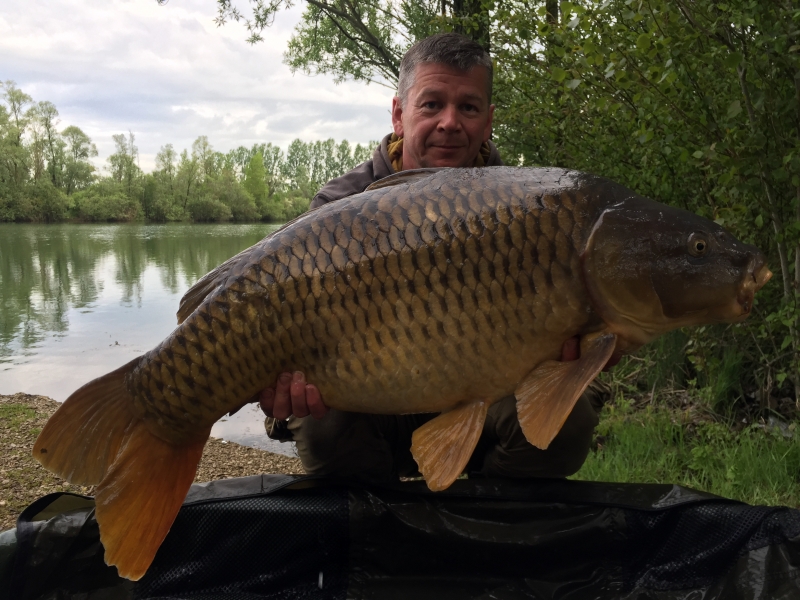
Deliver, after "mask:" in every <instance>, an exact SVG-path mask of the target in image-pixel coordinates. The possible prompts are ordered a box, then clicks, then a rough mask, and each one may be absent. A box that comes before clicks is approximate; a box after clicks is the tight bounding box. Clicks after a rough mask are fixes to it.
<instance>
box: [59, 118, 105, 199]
mask: <svg viewBox="0 0 800 600" xmlns="http://www.w3.org/2000/svg"><path fill="white" fill-rule="evenodd" d="M61 136H62V138H63V140H64V142H65V144H66V152H65V163H64V173H63V188H64V191H65V192H66V193H67V194H71V193H72V192H74V191H75V190H80V189H83V188H85V187H87V186H88V185H90V184H91V183H92V181H93V180H94V165H92V163H91V162H89V159H90V158H93V157H95V156H97V147H96V146H95V145H94V144H93V143H92V140H91V138H90V137H89V136H88V135H86V134H85V133H84V132H83V130H81V129H80V128H79V127H76V126H75V125H70V126H69V127H67V128H66V129H64V131H62V132H61Z"/></svg>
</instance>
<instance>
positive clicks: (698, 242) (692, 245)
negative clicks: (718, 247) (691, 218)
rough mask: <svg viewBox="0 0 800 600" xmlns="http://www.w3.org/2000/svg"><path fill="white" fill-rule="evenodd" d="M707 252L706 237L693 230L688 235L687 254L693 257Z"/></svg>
mask: <svg viewBox="0 0 800 600" xmlns="http://www.w3.org/2000/svg"><path fill="white" fill-rule="evenodd" d="M707 252H708V238H706V236H705V235H704V234H702V233H698V232H695V233H693V234H691V235H690V236H689V254H691V255H692V256H695V257H698V258H699V257H701V256H704V255H705V254H706V253H707Z"/></svg>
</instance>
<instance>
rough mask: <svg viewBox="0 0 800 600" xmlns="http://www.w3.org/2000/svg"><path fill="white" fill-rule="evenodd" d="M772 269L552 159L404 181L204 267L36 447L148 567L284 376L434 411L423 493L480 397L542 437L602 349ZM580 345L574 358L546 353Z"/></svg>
mask: <svg viewBox="0 0 800 600" xmlns="http://www.w3.org/2000/svg"><path fill="white" fill-rule="evenodd" d="M770 277H771V273H770V271H769V269H768V268H767V267H766V263H765V259H764V256H763V255H762V254H761V253H760V252H759V251H758V250H757V249H756V248H754V247H752V246H748V245H746V244H743V243H741V242H739V241H737V240H736V239H735V238H734V237H733V236H731V235H730V234H729V233H727V232H726V231H725V230H724V229H722V228H721V227H719V226H718V225H716V224H714V223H712V222H711V221H708V220H706V219H703V218H701V217H698V216H696V215H693V214H691V213H689V212H686V211H683V210H679V209H676V208H673V207H669V206H666V205H663V204H659V203H657V202H654V201H652V200H648V199H646V198H643V197H641V196H638V195H636V194H635V193H633V192H632V191H630V190H629V189H627V188H625V187H623V186H621V185H618V184H616V183H614V182H611V181H609V180H606V179H603V178H600V177H596V176H593V175H588V174H584V173H579V172H575V171H567V170H563V169H555V168H542V169H526V168H509V167H496V168H482V169H434V170H425V169H423V170H419V171H406V172H403V173H399V174H397V175H393V176H391V177H389V178H387V179H385V180H381V181H379V182H377V183H376V184H373V186H371V188H370V189H368V190H367V191H366V192H364V193H362V194H358V195H356V196H352V197H349V198H346V199H343V200H340V201H337V202H335V203H330V204H326V205H325V206H323V207H321V208H319V209H317V210H314V211H312V212H309V213H306V214H305V215H303V216H301V217H299V218H298V219H296V220H294V221H293V222H291V223H289V224H287V225H286V226H284V227H283V228H281V229H280V230H278V231H276V232H274V233H273V234H271V235H269V236H268V237H266V238H265V239H263V240H262V241H260V242H259V243H257V244H256V245H254V246H252V247H251V248H249V249H247V250H245V251H244V252H242V253H240V254H238V255H237V256H235V257H233V258H232V259H230V260H228V261H227V262H225V263H224V264H222V265H221V266H220V267H218V268H217V269H215V270H214V271H212V272H211V273H209V274H208V275H206V276H205V277H204V278H203V279H201V280H200V281H199V282H198V283H197V284H196V285H195V286H194V287H193V288H192V289H190V290H189V291H188V292H187V293H186V295H185V296H184V298H183V300H182V301H181V306H180V309H179V311H178V320H179V326H178V327H177V328H176V329H175V330H174V331H173V332H172V333H171V334H170V335H169V336H168V337H167V338H166V339H165V340H164V341H163V342H161V344H159V345H158V346H157V347H156V348H154V349H153V350H151V351H150V352H148V353H146V354H145V355H143V356H141V357H139V358H136V359H135V360H133V361H131V362H130V363H128V364H126V365H124V366H123V367H121V368H119V369H117V370H116V371H113V372H112V373H109V374H107V375H105V376H103V377H100V378H98V379H95V380H94V381H92V382H90V383H88V384H86V385H85V386H83V387H82V388H80V389H79V390H77V391H76V392H75V393H74V394H72V395H71V396H70V397H69V398H68V399H67V400H66V402H64V404H63V405H62V406H61V407H60V408H59V409H58V410H57V411H56V413H55V414H54V415H53V416H52V417H51V419H50V420H49V421H48V423H47V425H46V426H45V428H44V429H43V431H42V433H41V434H40V436H39V438H38V440H37V441H36V444H35V446H34V449H33V454H34V456H35V458H36V459H37V460H39V461H40V462H41V463H42V464H43V465H44V466H45V467H47V468H48V469H50V470H51V471H53V472H55V473H56V474H58V475H59V476H61V477H63V478H65V479H67V480H68V481H71V482H73V483H78V484H83V485H97V488H96V497H95V500H96V506H97V509H96V517H97V521H98V523H99V526H100V534H101V541H102V543H103V545H104V547H105V552H106V553H105V559H106V562H107V563H108V564H113V565H116V566H117V568H118V571H119V573H120V575H122V576H123V577H127V578H130V579H138V578H140V577H141V576H142V575H143V574H144V572H145V571H146V570H147V568H148V566H149V565H150V563H151V561H152V559H153V557H154V556H155V552H156V550H157V549H158V547H159V545H160V544H161V542H162V541H163V539H164V537H165V536H166V534H167V532H168V531H169V528H170V526H171V525H172V522H173V521H174V519H175V516H176V515H177V512H178V510H179V508H180V505H181V503H182V501H183V499H184V497H185V495H186V492H187V490H188V488H189V486H190V485H191V483H192V480H193V479H194V476H195V472H196V468H197V463H198V462H199V460H200V457H201V454H202V450H203V446H204V444H205V441H206V440H207V438H208V435H209V432H210V430H211V426H212V424H213V423H214V422H215V421H217V419H219V418H220V417H221V416H223V415H224V414H226V413H228V412H229V411H231V410H233V409H236V408H238V407H239V406H241V405H242V404H243V403H245V402H247V401H248V400H249V399H251V398H253V396H254V395H256V394H257V393H258V392H259V391H260V390H262V389H264V388H265V387H266V386H268V385H271V384H273V383H274V382H275V380H276V379H277V377H278V375H279V374H280V373H282V372H285V371H292V370H299V371H303V372H304V373H305V374H306V376H307V379H308V381H310V382H313V383H314V384H315V385H316V386H317V387H318V388H319V389H320V391H321V392H322V397H323V398H324V399H325V403H326V405H327V406H329V407H332V408H337V409H341V410H346V411H360V412H369V413H385V414H406V413H419V412H442V414H441V415H440V416H438V417H437V418H435V419H433V420H431V421H429V422H428V423H427V424H425V425H423V426H422V427H421V428H420V429H418V430H417V431H416V432H415V433H414V437H413V443H412V453H413V455H414V458H415V459H416V461H417V463H418V465H419V468H420V472H421V473H422V474H423V476H424V477H425V479H426V481H427V482H428V485H429V486H430V487H431V489H434V490H441V489H444V488H446V487H447V486H449V485H450V484H451V483H452V481H453V480H455V479H456V478H457V477H458V475H459V474H460V473H461V472H462V470H463V469H464V467H465V465H466V463H467V461H468V459H469V457H470V455H471V453H472V451H473V450H474V447H475V445H476V443H477V441H478V437H479V436H480V433H481V430H482V426H483V422H484V418H485V416H486V410H487V408H488V407H489V406H490V405H491V404H492V403H493V402H496V401H497V400H500V399H501V398H503V397H506V396H508V395H510V394H512V393H513V394H515V395H516V397H517V408H518V415H519V419H520V424H521V427H522V430H523V432H524V433H525V436H526V438H527V439H528V440H529V441H530V442H531V443H532V444H534V445H536V446H538V447H540V448H546V447H547V446H548V444H549V443H550V442H551V440H552V439H553V438H554V437H555V435H556V434H557V433H558V431H559V430H560V428H561V426H562V425H563V423H564V421H565V420H566V418H567V416H568V415H569V413H570V412H571V410H572V408H573V406H574V404H575V402H576V401H577V399H578V398H579V397H580V395H581V394H582V393H583V391H584V390H585V388H586V386H587V385H588V384H589V383H590V382H591V380H592V379H593V378H594V377H595V376H596V375H597V374H598V372H599V371H600V370H601V369H602V368H603V366H604V365H605V364H606V362H607V361H608V360H609V358H610V357H611V356H612V354H614V353H616V354H617V355H620V354H624V353H628V352H631V351H633V350H635V349H637V348H639V347H640V346H642V345H643V344H646V343H647V342H649V341H651V340H653V339H655V338H656V337H657V336H658V335H660V334H662V333H664V332H666V331H669V330H671V329H675V328H677V327H683V326H690V325H699V324H704V323H713V322H734V321H739V320H741V319H744V318H746V317H747V315H748V313H749V312H750V310H751V308H752V304H753V296H754V294H755V292H756V291H757V290H758V289H759V288H760V287H761V286H763V285H764V284H765V283H766V282H767V280H768V279H769V278H770ZM576 335H577V336H580V338H581V353H580V358H579V359H578V360H576V361H571V362H559V361H558V360H557V359H558V357H559V354H560V349H561V346H562V344H563V343H564V341H565V340H566V339H568V338H571V337H573V336H576Z"/></svg>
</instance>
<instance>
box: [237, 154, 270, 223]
mask: <svg viewBox="0 0 800 600" xmlns="http://www.w3.org/2000/svg"><path fill="white" fill-rule="evenodd" d="M243 186H244V189H245V190H246V191H247V192H248V193H249V194H250V196H252V198H253V200H254V201H255V205H256V206H257V207H258V210H259V212H260V213H261V214H262V215H264V214H267V210H268V207H267V201H268V199H269V188H268V187H267V170H266V168H265V167H264V155H263V154H262V153H261V152H256V153H255V154H253V156H252V158H251V159H250V162H249V163H248V164H247V169H246V170H245V172H244V182H243Z"/></svg>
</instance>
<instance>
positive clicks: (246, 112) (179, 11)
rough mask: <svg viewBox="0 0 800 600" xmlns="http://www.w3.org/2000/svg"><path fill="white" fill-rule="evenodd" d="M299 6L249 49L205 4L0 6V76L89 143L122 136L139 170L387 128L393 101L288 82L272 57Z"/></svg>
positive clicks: (365, 90) (372, 92) (291, 78)
mask: <svg viewBox="0 0 800 600" xmlns="http://www.w3.org/2000/svg"><path fill="white" fill-rule="evenodd" d="M302 6H303V5H302V3H301V4H300V5H299V6H297V7H295V8H293V9H291V10H289V11H284V12H282V13H280V14H279V15H278V16H277V18H276V19H275V23H274V25H273V26H272V27H271V28H270V29H268V30H267V31H266V33H265V36H264V37H265V41H264V42H262V43H260V44H257V45H255V46H251V45H248V44H247V43H246V42H245V39H246V37H247V34H246V32H245V30H244V28H243V27H242V26H241V25H239V24H237V23H229V24H227V25H225V26H224V27H217V26H216V24H215V23H214V21H213V19H214V17H215V15H216V2H215V1H214V0H180V1H178V0H173V1H172V2H169V3H167V4H166V5H165V6H159V5H158V4H157V2H156V1H155V0H47V1H46V0H26V1H25V2H7V3H3V4H2V5H0V79H2V80H7V79H11V80H14V81H16V83H17V85H18V86H19V87H20V88H22V90H23V91H25V92H26V93H28V94H29V95H31V96H32V97H33V98H34V100H35V101H40V100H49V101H51V102H53V103H54V104H55V105H56V107H57V108H58V110H59V113H60V117H61V126H62V127H66V126H67V125H77V126H78V127H81V128H82V129H83V130H84V131H85V132H86V133H87V134H89V135H90V136H91V137H92V139H93V140H94V142H95V143H96V144H97V147H98V150H99V152H100V156H99V157H98V159H97V162H98V164H104V163H105V159H106V158H107V156H108V155H109V154H110V153H111V152H113V147H114V145H113V142H112V140H111V135H113V134H115V133H121V132H127V131H128V130H130V131H132V132H133V133H134V135H135V136H136V144H137V146H138V147H139V151H140V155H141V166H142V168H144V169H145V170H150V169H152V168H153V163H154V159H155V154H156V153H157V152H158V150H159V148H160V147H161V146H163V145H164V144H167V143H172V144H173V145H174V146H175V148H176V149H179V150H180V149H183V148H189V147H190V146H191V143H192V141H194V139H196V138H197V137H198V136H200V135H206V136H208V139H209V141H210V142H211V144H212V145H213V146H214V148H215V149H217V150H220V151H223V152H224V151H227V150H230V149H232V148H235V147H237V146H239V145H245V146H249V145H252V144H253V143H256V142H272V143H273V144H277V145H279V146H282V147H284V148H285V147H286V146H288V144H289V142H291V140H293V139H295V138H300V139H303V140H305V141H313V140H317V139H327V138H329V137H333V138H335V139H337V140H340V139H348V140H350V141H351V142H353V143H366V142H368V141H370V140H376V139H379V138H380V137H382V136H383V135H385V134H386V133H387V132H388V131H389V130H390V127H391V124H390V116H389V106H390V103H391V96H392V93H391V91H390V90H388V89H386V88H383V87H381V86H376V85H371V86H366V85H364V84H362V83H355V82H348V83H344V84H341V85H335V84H334V83H333V81H332V79H331V78H328V77H324V76H316V77H309V76H306V75H303V74H301V73H296V74H292V73H291V71H290V70H289V67H287V66H286V65H284V64H283V62H282V55H283V52H284V50H285V48H286V44H287V42H288V40H289V37H290V36H291V33H292V30H293V28H294V25H295V24H296V23H297V22H298V21H299V19H300V14H301V10H302Z"/></svg>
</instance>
